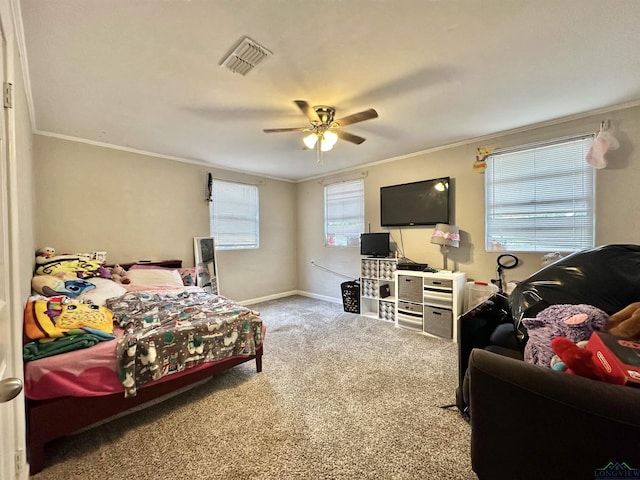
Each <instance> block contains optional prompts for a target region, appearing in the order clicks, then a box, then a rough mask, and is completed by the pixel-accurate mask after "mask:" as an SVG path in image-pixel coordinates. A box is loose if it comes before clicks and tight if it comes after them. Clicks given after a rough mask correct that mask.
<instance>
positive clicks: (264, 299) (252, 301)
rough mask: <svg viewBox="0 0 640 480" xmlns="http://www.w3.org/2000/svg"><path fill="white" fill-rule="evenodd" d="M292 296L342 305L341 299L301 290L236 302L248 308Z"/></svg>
mask: <svg viewBox="0 0 640 480" xmlns="http://www.w3.org/2000/svg"><path fill="white" fill-rule="evenodd" d="M293 295H302V296H303V297H309V298H315V299H316V300H324V301H326V302H331V303H342V299H340V298H334V297H328V296H326V295H318V294H317V293H311V292H305V291H303V290H289V291H288V292H281V293H275V294H273V295H266V296H264V297H257V298H250V299H248V300H242V301H241V302H238V303H239V304H240V305H243V306H245V307H246V306H248V305H253V304H255V303H261V302H268V301H269V300H277V299H279V298H285V297H291V296H293Z"/></svg>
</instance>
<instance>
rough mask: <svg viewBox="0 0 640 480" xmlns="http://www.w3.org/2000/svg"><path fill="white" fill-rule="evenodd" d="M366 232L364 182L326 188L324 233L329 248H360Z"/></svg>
mask: <svg viewBox="0 0 640 480" xmlns="http://www.w3.org/2000/svg"><path fill="white" fill-rule="evenodd" d="M362 232H364V180H350V181H348V182H341V183H332V184H331V185H327V186H326V187H324V233H325V238H326V242H327V245H329V246H358V245H360V234H361V233H362Z"/></svg>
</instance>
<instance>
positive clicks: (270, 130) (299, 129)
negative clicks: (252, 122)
mask: <svg viewBox="0 0 640 480" xmlns="http://www.w3.org/2000/svg"><path fill="white" fill-rule="evenodd" d="M307 130H309V127H293V128H265V129H263V130H262V131H263V132H264V133H278V132H304V131H307Z"/></svg>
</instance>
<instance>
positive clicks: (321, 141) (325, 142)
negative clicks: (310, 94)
mask: <svg viewBox="0 0 640 480" xmlns="http://www.w3.org/2000/svg"><path fill="white" fill-rule="evenodd" d="M293 103H295V104H296V105H297V106H298V108H300V110H302V113H304V115H305V116H306V117H307V118H308V119H309V122H310V123H311V125H310V126H307V127H292V128H265V129H264V132H265V133H280V132H309V135H307V136H305V137H304V139H303V141H304V144H305V145H306V146H307V147H308V148H310V149H311V148H315V150H316V152H317V161H318V163H322V152H326V151H329V150H331V149H332V148H333V146H334V145H335V143H336V142H337V141H338V138H341V139H342V140H345V141H347V142H351V143H355V144H357V145H360V144H361V143H362V142H364V141H365V140H366V139H365V138H363V137H360V136H358V135H354V134H352V133H349V132H345V131H343V130H340V128H341V127H344V126H346V125H352V124H354V123H358V122H363V121H365V120H370V119H372V118H377V117H378V112H376V111H375V110H374V109H373V108H370V109H369V110H363V111H362V112H358V113H354V114H352V115H347V116H346V117H342V118H338V119H336V118H335V114H336V110H335V108H334V107H329V106H326V105H315V106H313V107H312V106H311V105H309V103H307V102H306V101H304V100H294V101H293Z"/></svg>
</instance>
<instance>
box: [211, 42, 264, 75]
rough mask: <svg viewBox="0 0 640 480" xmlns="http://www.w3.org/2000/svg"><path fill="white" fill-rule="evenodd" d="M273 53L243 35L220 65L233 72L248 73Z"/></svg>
mask: <svg viewBox="0 0 640 480" xmlns="http://www.w3.org/2000/svg"><path fill="white" fill-rule="evenodd" d="M269 55H272V53H271V52H270V51H269V50H267V49H266V48H264V47H263V46H262V45H260V44H259V43H256V42H254V41H253V40H251V39H250V38H249V37H243V38H242V39H241V40H240V42H239V43H238V45H237V46H236V47H235V48H234V49H233V50H232V51H231V53H230V54H229V55H227V56H226V57H225V58H224V59H223V60H222V62H220V65H222V66H223V67H227V68H228V69H229V70H231V71H232V72H233V73H239V74H240V75H243V76H244V75H246V74H247V73H249V72H250V71H251V70H253V69H254V68H255V67H256V66H257V65H258V64H259V63H260V62H262V61H263V60H264V59H265V58H266V57H268V56H269Z"/></svg>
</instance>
